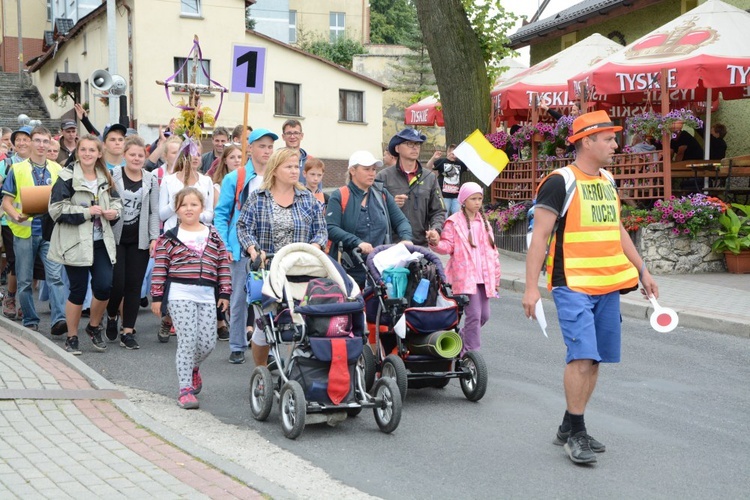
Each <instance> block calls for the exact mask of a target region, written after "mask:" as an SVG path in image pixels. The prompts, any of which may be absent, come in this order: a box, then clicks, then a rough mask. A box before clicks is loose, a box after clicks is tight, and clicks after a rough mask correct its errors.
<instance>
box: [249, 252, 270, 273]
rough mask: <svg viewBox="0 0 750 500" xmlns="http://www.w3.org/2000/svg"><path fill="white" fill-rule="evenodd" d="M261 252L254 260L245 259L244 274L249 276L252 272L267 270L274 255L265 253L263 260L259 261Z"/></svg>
mask: <svg viewBox="0 0 750 500" xmlns="http://www.w3.org/2000/svg"><path fill="white" fill-rule="evenodd" d="M260 256H261V252H258V256H257V257H255V260H251V259H250V258H248V259H247V263H246V264H245V272H246V273H248V274H250V273H251V272H253V271H259V270H260V269H261V268H262V269H268V268H269V266H270V265H271V261H272V260H273V256H274V254H272V253H267V254H265V256H266V257H265V259H261V258H260Z"/></svg>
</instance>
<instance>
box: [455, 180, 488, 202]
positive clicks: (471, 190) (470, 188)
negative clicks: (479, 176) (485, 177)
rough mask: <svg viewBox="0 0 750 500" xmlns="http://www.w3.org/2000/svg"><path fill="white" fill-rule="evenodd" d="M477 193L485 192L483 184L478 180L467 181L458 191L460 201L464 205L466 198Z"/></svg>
mask: <svg viewBox="0 0 750 500" xmlns="http://www.w3.org/2000/svg"><path fill="white" fill-rule="evenodd" d="M477 193H484V190H483V189H482V186H480V185H479V184H477V183H476V182H465V183H464V184H463V185H462V186H461V189H460V190H459V191H458V202H459V203H460V204H461V205H463V204H464V202H465V201H466V198H468V197H469V196H471V195H473V194H477Z"/></svg>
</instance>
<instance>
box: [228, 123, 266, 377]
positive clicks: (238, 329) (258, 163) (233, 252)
mask: <svg viewBox="0 0 750 500" xmlns="http://www.w3.org/2000/svg"><path fill="white" fill-rule="evenodd" d="M278 138H279V136H278V135H276V134H274V133H273V132H271V131H270V130H268V129H265V128H259V129H255V130H253V131H252V132H251V133H250V136H249V137H248V138H247V142H248V143H249V144H250V145H249V147H248V152H249V153H250V158H249V159H248V160H247V164H246V165H245V166H244V167H240V168H238V169H237V170H235V171H234V172H229V173H228V174H227V175H226V176H225V177H224V180H223V181H222V182H221V192H220V194H219V201H217V202H216V208H215V209H214V227H216V231H218V233H219V236H221V239H222V240H224V244H225V245H226V247H227V253H228V254H229V269H230V271H231V272H232V290H234V292H232V296H231V298H230V302H229V310H230V311H231V314H230V320H229V349H230V351H231V354H230V355H229V362H230V363H232V364H242V363H244V362H245V351H246V350H247V304H246V303H245V294H244V293H243V292H242V291H243V290H244V289H245V279H246V278H247V271H246V269H245V265H246V264H247V259H248V256H247V255H246V254H245V251H244V250H243V249H242V248H241V247H240V242H239V240H238V239H237V220H238V219H239V218H240V210H241V209H242V205H243V204H244V203H245V200H246V199H247V196H248V194H249V193H250V192H251V191H254V190H256V189H258V186H260V184H261V182H263V173H264V172H265V171H266V163H268V159H269V158H270V157H271V154H272V153H273V143H274V141H276V140H277V139H278ZM238 186H243V187H242V188H240V189H238Z"/></svg>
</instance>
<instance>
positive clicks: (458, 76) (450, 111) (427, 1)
mask: <svg viewBox="0 0 750 500" xmlns="http://www.w3.org/2000/svg"><path fill="white" fill-rule="evenodd" d="M414 4H415V6H416V7H417V18H418V19H419V26H420V29H421V30H422V35H423V37H424V42H425V45H426V46H427V50H428V51H429V53H430V62H431V63H432V70H433V72H434V73H435V80H436V81H437V86H438V90H439V91H440V103H441V104H442V106H443V116H444V117H445V136H446V143H447V144H451V143H454V144H458V143H459V142H461V141H463V140H464V139H465V138H466V136H468V135H469V134H470V133H472V132H473V131H474V130H475V129H479V130H481V131H482V132H488V131H489V124H490V108H491V104H490V83H489V79H488V78H487V69H486V68H485V64H484V59H483V57H482V50H481V47H480V46H479V39H478V38H477V35H476V34H475V33H474V30H473V29H472V27H471V24H470V23H469V19H468V18H467V17H466V11H465V10H464V8H463V6H462V4H461V0H414Z"/></svg>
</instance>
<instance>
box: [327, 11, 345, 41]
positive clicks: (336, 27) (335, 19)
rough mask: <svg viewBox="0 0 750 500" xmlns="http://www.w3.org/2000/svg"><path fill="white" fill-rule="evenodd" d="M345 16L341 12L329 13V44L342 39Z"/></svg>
mask: <svg viewBox="0 0 750 500" xmlns="http://www.w3.org/2000/svg"><path fill="white" fill-rule="evenodd" d="M345 17H346V16H345V14H344V13H343V12H331V15H330V24H331V43H334V42H335V41H336V40H338V39H339V38H344V28H345Z"/></svg>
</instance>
